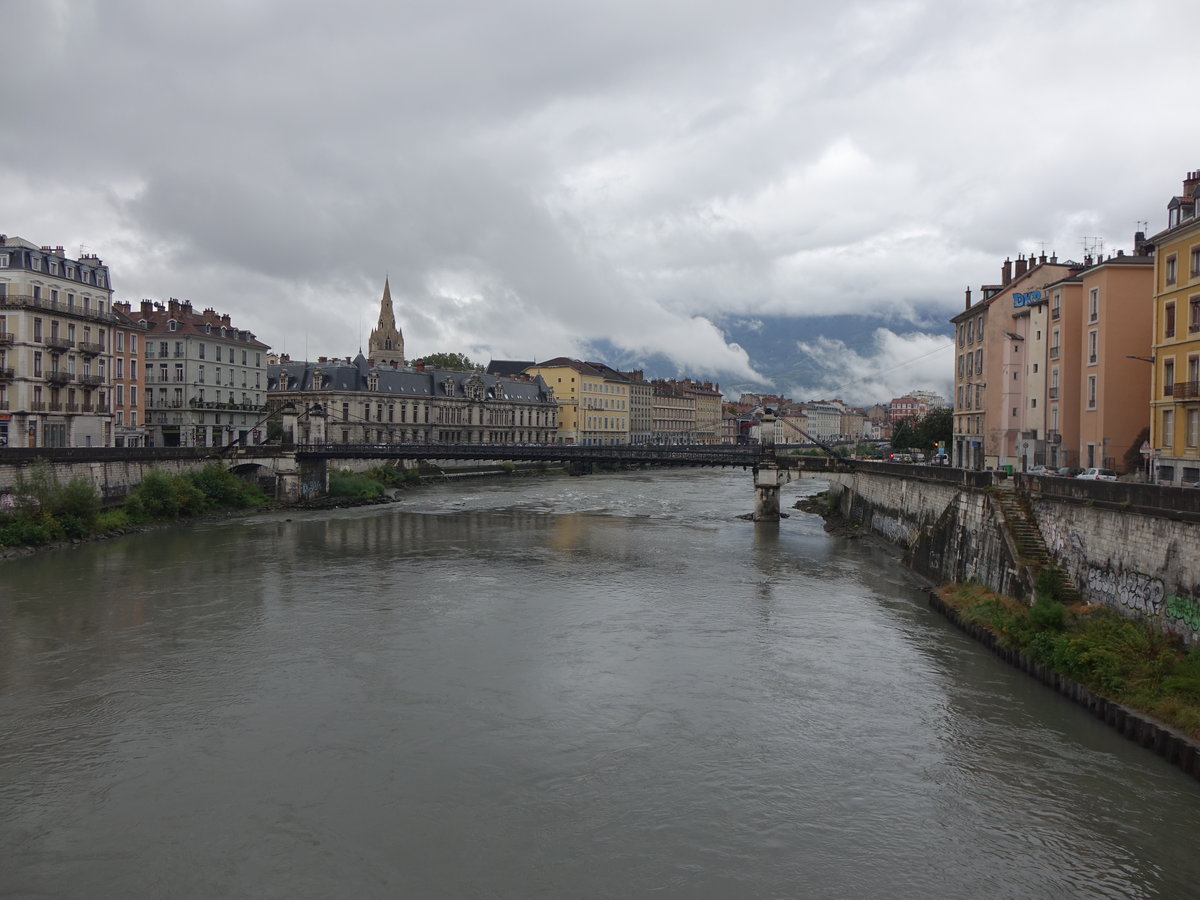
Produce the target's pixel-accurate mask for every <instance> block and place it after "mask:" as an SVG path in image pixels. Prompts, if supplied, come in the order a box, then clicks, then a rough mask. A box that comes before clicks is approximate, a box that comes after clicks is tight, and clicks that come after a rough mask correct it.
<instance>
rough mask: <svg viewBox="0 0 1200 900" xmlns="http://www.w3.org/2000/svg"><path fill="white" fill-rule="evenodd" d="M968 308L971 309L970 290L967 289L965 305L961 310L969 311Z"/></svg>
mask: <svg viewBox="0 0 1200 900" xmlns="http://www.w3.org/2000/svg"><path fill="white" fill-rule="evenodd" d="M970 308H971V289H970V288H967V305H966V306H964V307H963V309H970Z"/></svg>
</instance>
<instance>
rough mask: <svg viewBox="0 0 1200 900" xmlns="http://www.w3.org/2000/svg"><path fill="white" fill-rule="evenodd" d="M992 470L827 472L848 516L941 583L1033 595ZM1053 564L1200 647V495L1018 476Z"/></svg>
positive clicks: (1080, 585) (1090, 595) (1087, 596)
mask: <svg viewBox="0 0 1200 900" xmlns="http://www.w3.org/2000/svg"><path fill="white" fill-rule="evenodd" d="M992 478H993V475H992V473H989V472H963V471H961V470H955V469H950V470H938V469H934V468H931V467H925V466H903V465H894V464H881V465H870V464H866V465H859V466H857V467H856V469H855V470H854V471H853V472H847V473H839V474H830V475H829V476H828V479H829V481H830V488H831V491H833V492H834V493H835V494H836V495H838V501H839V509H840V512H841V514H842V515H843V516H844V517H845V518H846V519H847V520H848V521H850V522H851V523H854V524H857V525H858V526H860V527H862V528H864V529H869V530H870V531H871V532H873V533H875V534H877V535H880V536H882V537H885V538H887V539H888V540H889V541H891V542H892V543H894V544H896V545H898V546H900V547H902V548H903V549H904V551H905V560H906V562H907V563H908V565H909V566H911V567H912V568H913V569H914V570H915V571H917V572H919V573H921V574H922V575H925V576H926V577H928V578H930V579H931V580H933V581H935V582H940V583H941V582H956V581H967V580H970V579H975V580H977V581H979V582H981V583H983V584H986V585H988V586H989V587H991V588H992V589H994V590H997V591H999V592H1001V593H1004V594H1008V595H1010V596H1014V597H1031V596H1032V589H1033V583H1032V580H1033V579H1032V572H1031V569H1030V568H1029V567H1028V566H1026V565H1023V561H1022V560H1021V559H1020V555H1019V553H1018V551H1017V548H1016V545H1015V543H1014V540H1013V537H1012V534H1011V533H1010V529H1009V528H1008V527H1007V525H1006V524H1005V521H1004V517H1003V514H1002V513H1001V512H1000V511H999V509H998V508H997V504H996V503H995V502H993V499H992V498H993V496H994V493H995V492H996V491H999V490H1006V489H1009V488H1008V486H1005V487H999V486H996V485H993V483H992ZM1015 489H1016V490H1019V491H1022V492H1024V493H1026V494H1027V495H1028V497H1029V499H1030V508H1031V509H1032V511H1033V513H1034V519H1035V520H1036V525H1037V526H1038V528H1039V529H1040V532H1041V535H1042V538H1043V540H1044V541H1045V543H1046V547H1047V550H1048V551H1049V554H1050V558H1051V559H1052V560H1053V561H1054V562H1055V563H1057V564H1058V565H1060V566H1061V567H1062V568H1063V569H1064V570H1066V572H1067V573H1068V575H1069V576H1070V578H1071V580H1072V581H1073V582H1074V584H1075V586H1076V588H1077V589H1078V590H1079V593H1080V595H1081V596H1082V598H1083V599H1084V600H1085V601H1087V602H1090V603H1100V604H1104V605H1106V606H1109V607H1111V608H1113V609H1114V610H1116V611H1118V612H1120V613H1123V614H1125V615H1131V616H1136V617H1138V618H1141V619H1144V620H1146V621H1148V622H1150V623H1151V624H1154V625H1155V626H1157V627H1159V628H1161V629H1163V630H1165V631H1169V632H1171V633H1173V634H1176V635H1179V636H1180V637H1182V638H1183V639H1185V640H1187V641H1188V642H1191V643H1200V552H1198V551H1200V490H1197V489H1194V488H1163V487H1159V486H1157V485H1141V484H1126V483H1123V482H1115V483H1106V482H1079V481H1074V480H1072V479H1066V478H1039V477H1034V476H1023V475H1019V476H1017V477H1016V478H1015Z"/></svg>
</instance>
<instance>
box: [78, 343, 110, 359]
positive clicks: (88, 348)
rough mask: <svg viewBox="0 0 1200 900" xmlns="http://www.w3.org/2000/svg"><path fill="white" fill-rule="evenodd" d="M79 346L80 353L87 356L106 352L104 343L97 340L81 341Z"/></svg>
mask: <svg viewBox="0 0 1200 900" xmlns="http://www.w3.org/2000/svg"><path fill="white" fill-rule="evenodd" d="M77 347H78V350H79V352H80V353H83V354H85V355H87V356H96V355H98V354H100V353H103V352H104V345H103V344H97V343H96V342H95V341H80V342H79V344H78V345H77Z"/></svg>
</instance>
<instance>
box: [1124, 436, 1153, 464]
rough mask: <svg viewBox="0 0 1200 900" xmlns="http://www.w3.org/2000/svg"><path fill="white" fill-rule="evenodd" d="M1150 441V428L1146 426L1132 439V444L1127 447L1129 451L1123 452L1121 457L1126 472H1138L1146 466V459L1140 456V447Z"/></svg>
mask: <svg viewBox="0 0 1200 900" xmlns="http://www.w3.org/2000/svg"><path fill="white" fill-rule="evenodd" d="M1149 440H1150V426H1149V425H1147V426H1146V427H1145V428H1143V429H1142V430H1141V431H1139V432H1138V436H1137V437H1136V438H1134V439H1133V443H1132V444H1130V445H1129V449H1128V450H1126V451H1125V456H1124V457H1123V459H1124V461H1125V471H1126V472H1140V471H1141V470H1142V468H1143V467H1144V466H1145V465H1146V458H1145V457H1144V456H1142V445H1143V444H1144V443H1146V442H1147V441H1149Z"/></svg>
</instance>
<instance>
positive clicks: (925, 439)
mask: <svg viewBox="0 0 1200 900" xmlns="http://www.w3.org/2000/svg"><path fill="white" fill-rule="evenodd" d="M914 431H915V440H916V445H917V446H918V447H920V448H921V449H923V450H926V449H932V448H933V447H935V446H936V445H937V444H939V443H940V444H944V445H945V446H947V447H949V446H950V443H951V441H952V440H953V438H954V410H952V409H950V407H948V406H946V407H942V408H940V409H931V410H930V411H929V412H927V413H926V414H925V415H923V416H922V417H921V418H920V419H918V420H917V422H916V424H915V425H914Z"/></svg>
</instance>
